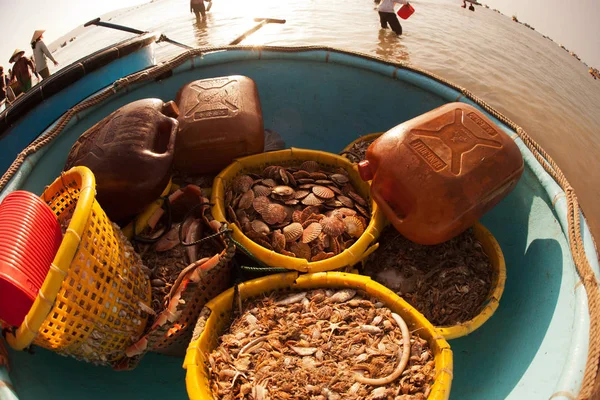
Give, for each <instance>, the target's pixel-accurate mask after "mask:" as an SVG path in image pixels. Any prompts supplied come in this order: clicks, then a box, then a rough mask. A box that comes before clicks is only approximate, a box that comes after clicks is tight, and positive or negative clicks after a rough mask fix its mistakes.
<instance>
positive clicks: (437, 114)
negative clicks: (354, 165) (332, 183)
mask: <svg viewBox="0 0 600 400" xmlns="http://www.w3.org/2000/svg"><path fill="white" fill-rule="evenodd" d="M358 168H359V172H360V175H361V177H362V179H363V180H372V182H371V195H372V196H373V199H374V200H375V202H376V203H377V205H378V206H379V207H381V209H382V211H383V212H384V214H385V215H386V217H387V218H388V219H389V221H390V222H391V223H392V224H393V225H394V227H395V228H396V229H397V230H398V232H400V233H401V234H402V235H403V236H405V237H406V238H407V239H409V240H412V241H413V242H415V243H419V244H438V243H442V242H445V241H447V240H449V239H451V238H453V237H454V236H456V235H458V234H460V233H461V232H463V231H464V230H465V229H467V228H469V227H470V226H472V225H473V224H474V223H475V222H476V221H477V220H478V219H479V218H480V217H481V216H482V215H483V214H484V213H486V212H487V211H489V210H490V209H491V208H492V207H494V206H495V205H496V204H498V202H500V200H502V199H503V198H504V197H505V196H506V195H507V194H508V193H509V192H510V191H511V190H512V189H513V188H514V187H515V185H516V183H517V181H518V180H519V177H520V176H521V174H522V172H523V157H522V156H521V152H520V151H519V149H518V147H517V145H516V144H515V142H514V141H513V140H512V139H511V138H510V137H509V136H508V135H507V134H506V133H504V132H503V131H502V130H501V129H500V128H498V127H497V126H496V125H495V124H494V123H493V122H492V121H490V120H489V119H488V118H487V117H486V116H485V115H484V114H483V113H481V112H480V111H478V110H477V109H475V108H474V107H472V106H469V105H467V104H463V103H451V104H446V105H444V106H442V107H439V108H436V109H435V110H432V111H430V112H428V113H426V114H423V115H421V116H418V117H416V118H414V119H411V120H410V121H407V122H404V123H403V124H400V125H398V126H396V127H394V128H392V129H390V130H389V131H387V132H386V133H385V134H383V135H382V136H380V137H379V138H378V139H377V140H375V141H374V142H373V143H372V144H371V145H370V146H369V148H368V150H367V154H366V159H365V160H364V161H361V162H360V163H359V166H358Z"/></svg>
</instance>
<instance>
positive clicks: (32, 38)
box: [31, 29, 46, 42]
mask: <svg viewBox="0 0 600 400" xmlns="http://www.w3.org/2000/svg"><path fill="white" fill-rule="evenodd" d="M44 32H46V30H45V29H39V30H37V31H35V32H33V36H32V37H31V41H32V42H35V41H36V40H37V39H38V38H39V37H40V36H42V35H43V34H44Z"/></svg>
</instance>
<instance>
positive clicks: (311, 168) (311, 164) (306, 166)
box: [300, 160, 321, 172]
mask: <svg viewBox="0 0 600 400" xmlns="http://www.w3.org/2000/svg"><path fill="white" fill-rule="evenodd" d="M300 169H302V170H304V171H307V172H317V171H318V170H319V169H321V167H319V163H317V162H316V161H312V160H311V161H304V162H303V163H302V164H300Z"/></svg>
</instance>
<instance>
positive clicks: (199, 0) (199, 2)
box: [190, 0, 212, 21]
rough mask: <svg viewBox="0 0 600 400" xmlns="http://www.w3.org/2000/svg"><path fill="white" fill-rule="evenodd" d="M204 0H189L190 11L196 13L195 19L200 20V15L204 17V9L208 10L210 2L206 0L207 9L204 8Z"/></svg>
mask: <svg viewBox="0 0 600 400" xmlns="http://www.w3.org/2000/svg"><path fill="white" fill-rule="evenodd" d="M204 1H205V0H190V12H193V13H194V14H196V19H197V20H198V21H200V15H202V19H204V18H205V17H206V11H208V10H210V6H211V5H212V3H211V2H210V1H208V0H206V1H207V2H208V10H207V9H205V8H204Z"/></svg>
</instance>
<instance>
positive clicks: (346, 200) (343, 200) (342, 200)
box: [336, 195, 354, 208]
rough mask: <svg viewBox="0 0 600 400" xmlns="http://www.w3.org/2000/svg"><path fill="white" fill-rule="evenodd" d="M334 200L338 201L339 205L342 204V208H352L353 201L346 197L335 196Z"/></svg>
mask: <svg viewBox="0 0 600 400" xmlns="http://www.w3.org/2000/svg"><path fill="white" fill-rule="evenodd" d="M336 199H338V201H339V202H340V203H342V204H343V205H344V207H349V208H352V207H354V200H352V199H351V198H350V197H348V196H343V195H340V196H337V197H336Z"/></svg>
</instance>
